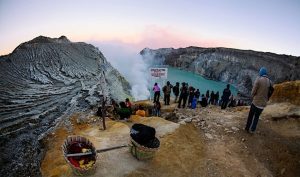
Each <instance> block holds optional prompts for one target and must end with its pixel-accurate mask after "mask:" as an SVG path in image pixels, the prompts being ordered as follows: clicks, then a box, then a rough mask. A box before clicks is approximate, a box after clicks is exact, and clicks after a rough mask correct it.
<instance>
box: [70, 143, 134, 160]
mask: <svg viewBox="0 0 300 177" xmlns="http://www.w3.org/2000/svg"><path fill="white" fill-rule="evenodd" d="M127 146H128V145H127V144H124V145H120V146H114V147H109V148H105V149H97V150H96V152H97V153H102V152H106V151H110V150H114V149H120V148H123V147H127ZM91 154H93V153H92V152H84V153H75V154H65V156H66V157H75V156H76V157H77V156H85V155H91Z"/></svg>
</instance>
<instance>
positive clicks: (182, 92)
mask: <svg viewBox="0 0 300 177" xmlns="http://www.w3.org/2000/svg"><path fill="white" fill-rule="evenodd" d="M181 85H182V86H181V88H180V95H179V100H178V108H181V102H182V101H183V104H182V107H183V108H185V104H186V99H187V97H188V88H187V87H186V85H185V83H184V82H182V84H181Z"/></svg>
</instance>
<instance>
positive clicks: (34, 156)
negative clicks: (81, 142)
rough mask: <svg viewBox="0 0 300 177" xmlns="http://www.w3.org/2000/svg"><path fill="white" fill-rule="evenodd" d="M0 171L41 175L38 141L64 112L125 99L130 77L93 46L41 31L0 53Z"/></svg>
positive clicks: (81, 109) (9, 173) (40, 153)
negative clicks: (55, 36) (15, 46)
mask: <svg viewBox="0 0 300 177" xmlns="http://www.w3.org/2000/svg"><path fill="white" fill-rule="evenodd" d="M0 78H1V79H0V145H1V146H0V147H1V149H0V152H1V155H0V156H1V160H0V166H1V171H0V174H1V176H39V175H40V173H39V162H40V159H41V157H42V156H43V151H42V147H41V144H40V143H39V142H38V140H40V139H42V138H43V135H44V134H45V133H46V132H47V131H48V130H49V129H50V128H51V127H54V126H55V125H56V124H57V122H58V121H59V120H60V119H63V116H66V115H68V114H70V113H72V112H74V111H81V112H83V111H85V110H87V109H89V108H91V107H94V106H97V105H98V104H99V101H100V100H101V98H103V97H107V98H115V99H118V100H121V99H125V98H126V97H127V96H128V95H130V93H129V89H130V86H129V84H128V82H127V81H126V80H125V79H124V78H123V77H122V76H121V75H120V74H119V72H118V71H117V70H115V69H114V68H113V67H112V66H111V65H110V63H108V62H107V61H106V59H105V57H104V56H103V54H102V53H101V52H100V51H99V50H98V49H97V48H96V47H94V46H92V45H90V44H86V43H82V42H76V43H74V42H70V41H69V40H68V39H67V38H66V37H65V36H62V37H60V38H48V37H43V36H39V37H37V38H35V39H33V40H31V41H29V42H25V43H23V44H21V45H19V46H18V47H17V48H16V49H15V50H14V51H13V52H12V53H11V54H9V55H6V56H1V57H0Z"/></svg>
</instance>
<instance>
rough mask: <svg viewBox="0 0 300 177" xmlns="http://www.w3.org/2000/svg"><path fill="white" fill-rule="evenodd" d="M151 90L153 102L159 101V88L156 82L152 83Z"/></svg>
mask: <svg viewBox="0 0 300 177" xmlns="http://www.w3.org/2000/svg"><path fill="white" fill-rule="evenodd" d="M152 90H153V91H154V98H153V103H155V102H156V101H159V97H160V88H159V86H158V84H157V83H155V84H154V86H153V89H152Z"/></svg>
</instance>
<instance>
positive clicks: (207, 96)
mask: <svg viewBox="0 0 300 177" xmlns="http://www.w3.org/2000/svg"><path fill="white" fill-rule="evenodd" d="M205 97H206V99H207V100H209V90H207V91H206V95H205Z"/></svg>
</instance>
